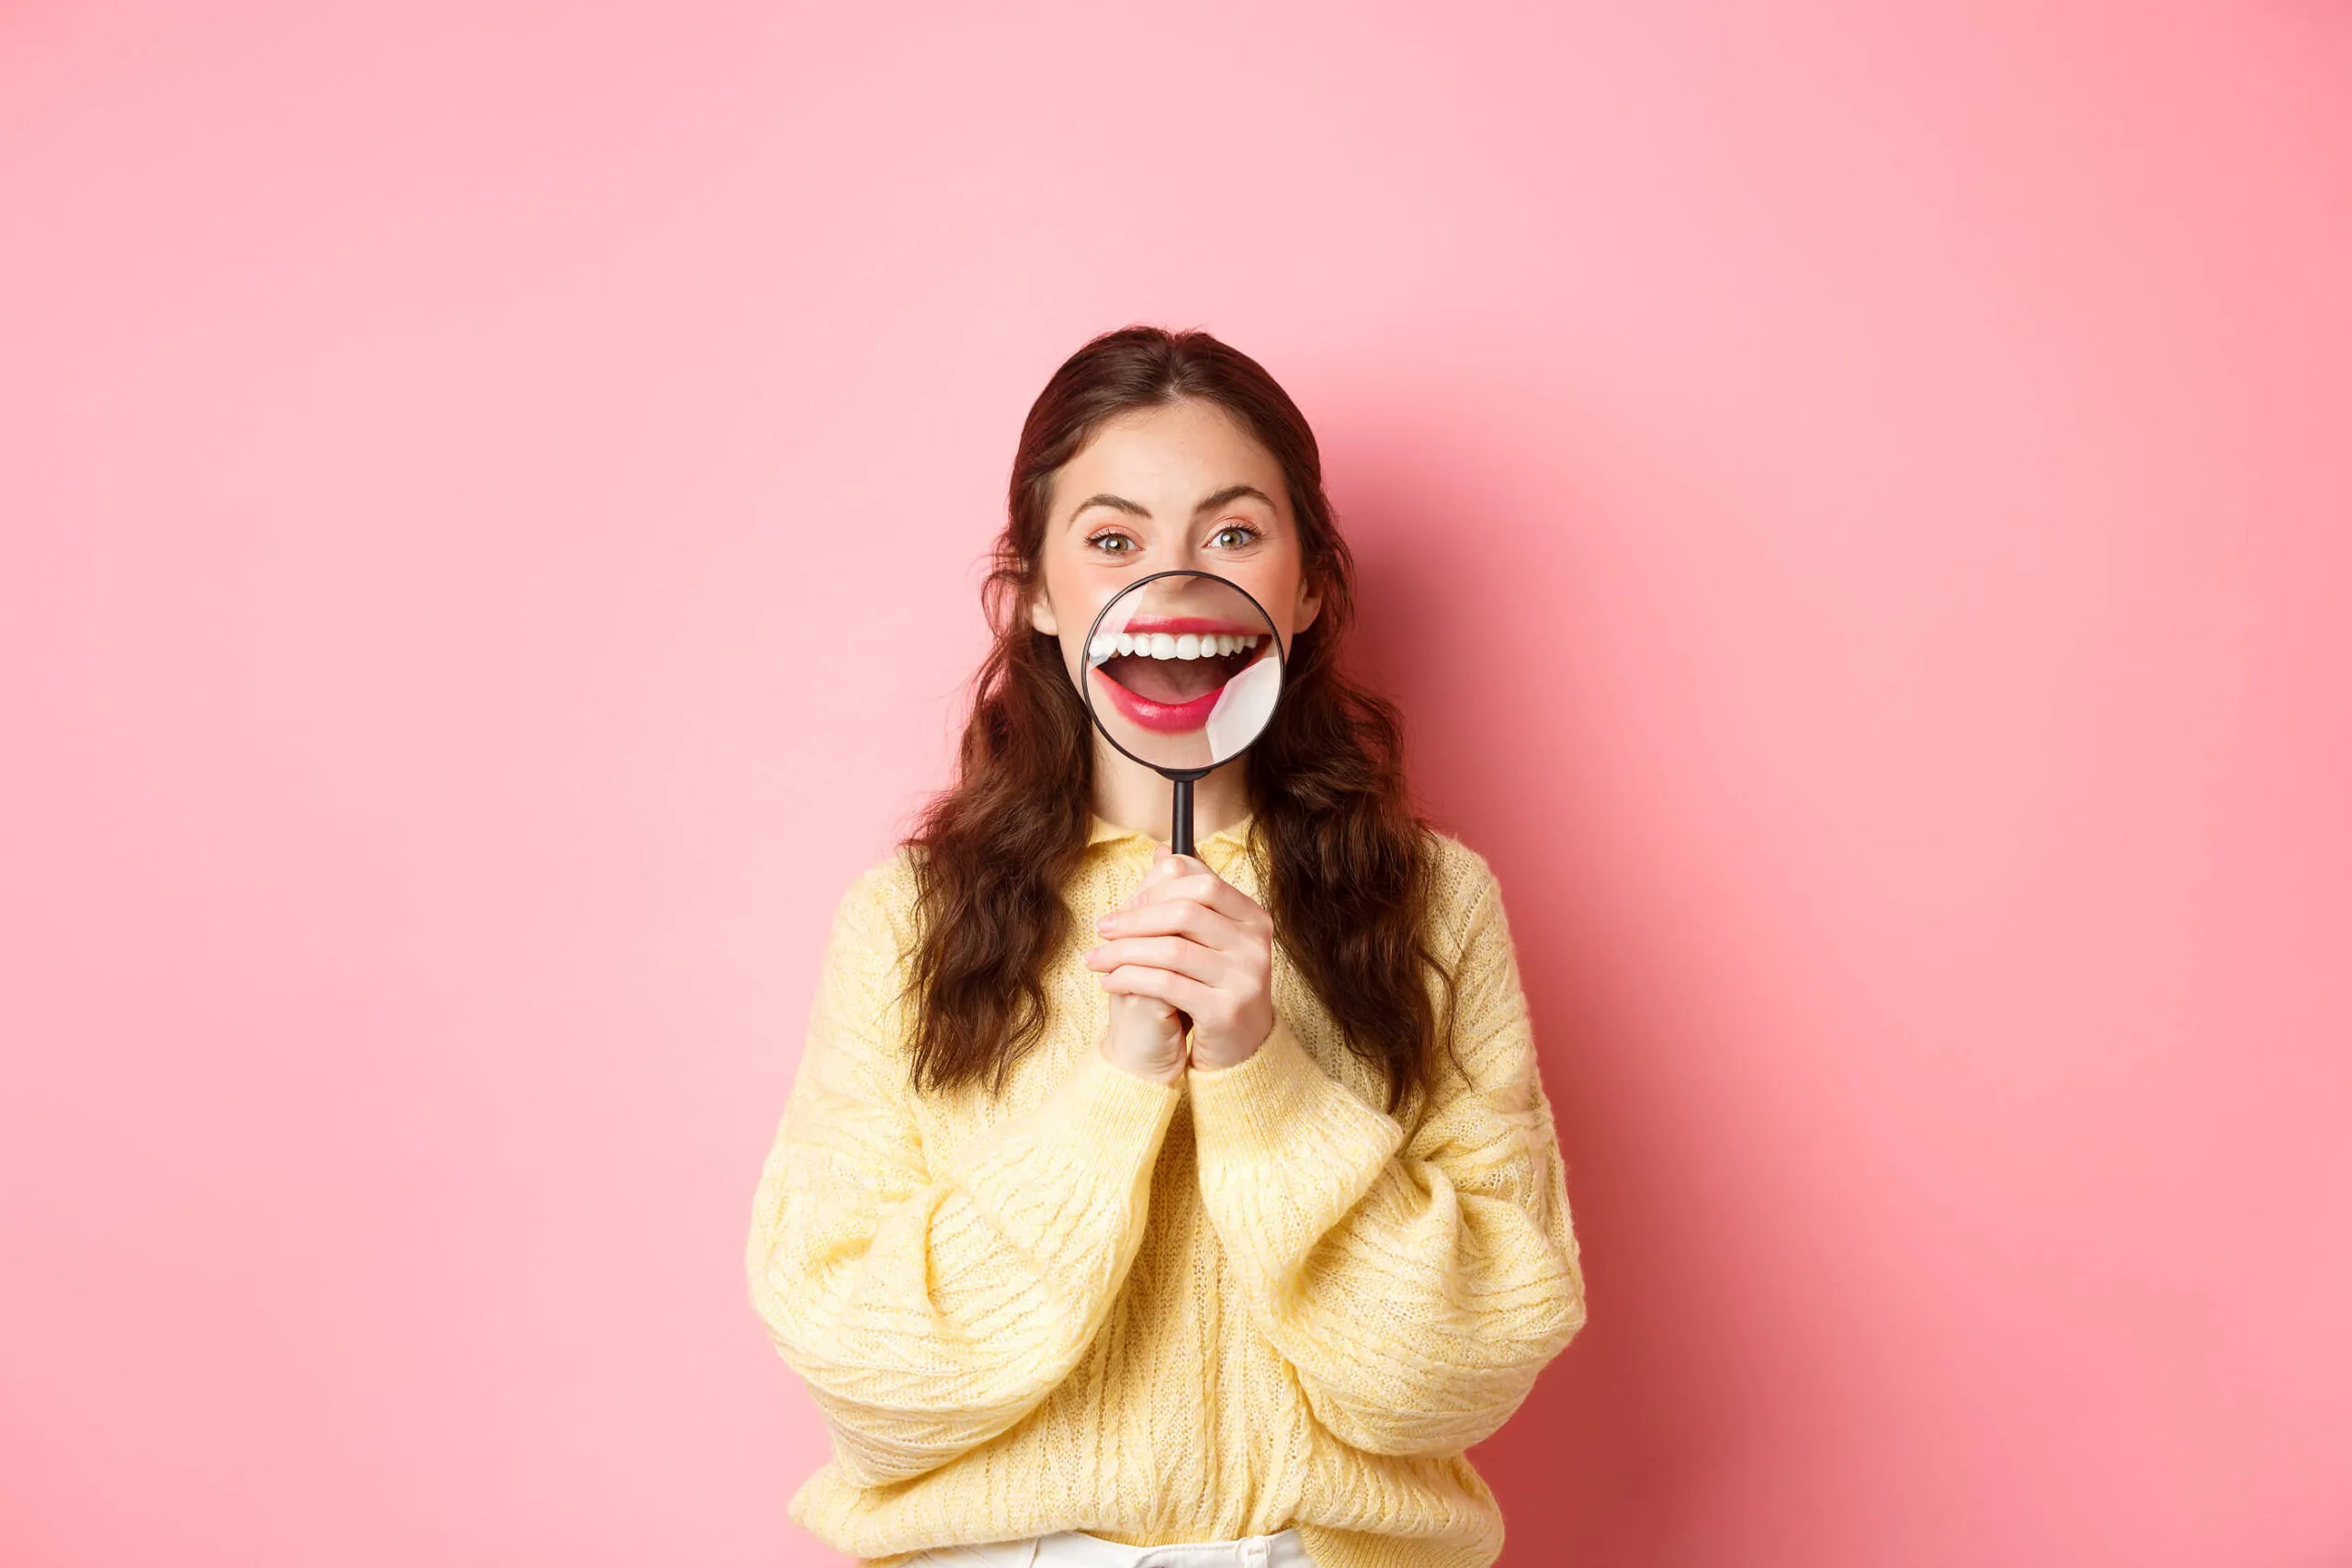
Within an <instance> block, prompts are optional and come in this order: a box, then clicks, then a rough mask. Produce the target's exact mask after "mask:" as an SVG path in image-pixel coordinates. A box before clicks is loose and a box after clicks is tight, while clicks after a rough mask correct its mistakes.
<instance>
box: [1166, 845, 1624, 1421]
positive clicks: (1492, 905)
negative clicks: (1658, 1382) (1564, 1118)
mask: <svg viewBox="0 0 2352 1568" xmlns="http://www.w3.org/2000/svg"><path fill="white" fill-rule="evenodd" d="M1476 877H1477V882H1478V884H1479V886H1478V888H1477V891H1476V896H1475V898H1474V901H1473V904H1472V908H1471V911H1470V915H1469V919H1468V922H1467V931H1466V935H1465V937H1464V940H1463V943H1462V946H1461V949H1460V952H1459V956H1458V959H1457V961H1456V963H1455V965H1454V974H1455V980H1456V987H1457V995H1458V1002H1457V1012H1456V1017H1455V1034H1454V1045H1455V1050H1456V1053H1457V1054H1458V1055H1459V1056H1460V1057H1461V1059H1462V1062H1463V1065H1464V1068H1465V1069H1466V1070H1467V1073H1468V1078H1469V1081H1468V1082H1467V1083H1464V1079H1463V1075H1462V1074H1459V1073H1454V1072H1453V1071H1452V1069H1451V1065H1450V1063H1449V1062H1447V1061H1446V1060H1445V1059H1444V1058H1443V1056H1442V1055H1441V1064H1440V1070H1441V1072H1442V1073H1443V1074H1444V1077H1443V1080H1442V1087H1441V1088H1440V1089H1438V1090H1437V1091H1436V1093H1435V1095H1434V1096H1433V1097H1432V1100H1431V1102H1430V1107H1429V1112H1428V1114H1427V1115H1426V1116H1425V1117H1424V1118H1423V1119H1422V1120H1421V1122H1420V1123H1419V1126H1418V1127H1417V1128H1416V1129H1415V1130H1414V1131H1413V1132H1412V1133H1411V1134H1410V1135H1409V1136H1408V1134H1407V1132H1406V1130H1405V1128H1404V1126H1403V1125H1402V1124H1401V1123H1400V1122H1397V1120H1396V1119H1395V1118H1394V1117H1391V1116H1389V1115H1387V1114H1385V1112H1383V1111H1380V1110H1378V1109H1376V1108H1375V1107H1374V1106H1372V1105H1371V1104H1368V1103H1367V1102H1366V1101H1365V1100H1363V1098H1362V1097H1361V1096H1359V1095H1358V1094H1357V1093H1356V1092H1355V1091H1353V1090H1352V1089H1349V1088H1347V1087H1346V1086H1345V1085H1343V1084H1341V1083H1340V1082H1339V1081H1338V1080H1336V1079H1335V1078H1333V1077H1331V1076H1330V1075H1329V1074H1328V1073H1326V1072H1325V1071H1324V1070H1323V1068H1322V1067H1321V1066H1318V1065H1317V1063H1316V1061H1315V1059H1314V1058H1313V1057H1312V1056H1310V1055H1308V1054H1307V1053H1306V1049H1305V1047H1304V1046H1303V1045H1302V1044H1301V1043H1300V1042H1299V1040H1298V1038H1297V1036H1296V1035H1295V1033H1293V1032H1292V1031H1291V1029H1290V1026H1289V1025H1288V1024H1287V1023H1285V1022H1283V1021H1282V1020H1281V1018H1280V1015H1279V1013H1278V1014H1277V1018H1276V1021H1275V1024H1274V1028H1273V1032H1272V1034H1271V1035H1270V1036H1269V1037H1268V1038H1267V1040H1266V1042H1265V1043H1264V1044H1262V1045H1261V1046H1260V1047H1259V1048H1258V1051H1257V1054H1256V1055H1253V1056H1251V1057H1250V1059H1249V1060H1248V1061H1246V1062H1242V1063H1239V1064H1238V1065H1236V1066H1230V1067H1224V1068H1218V1069H1215V1070H1212V1071H1202V1070H1200V1069H1194V1070H1193V1072H1192V1074H1191V1075H1190V1087H1191V1089H1192V1096H1193V1126H1194V1137H1195V1139H1196V1142H1197V1146H1198V1150H1199V1156H1200V1180H1201V1191H1202V1200H1203V1203H1204V1208H1205V1209H1206V1211H1207V1213H1208V1215H1209V1218H1210V1222H1211V1224H1213V1225H1215V1227H1216V1234H1217V1236H1218V1239H1219V1240H1220V1241H1221V1242H1222V1243H1223V1244H1224V1246H1225V1248H1226V1250H1227V1254H1228V1255H1229V1256H1230V1257H1232V1258H1234V1259H1236V1260H1237V1262H1238V1266H1239V1268H1240V1270H1241V1273H1242V1275H1243V1278H1244V1280H1246V1282H1247V1285H1248V1288H1249V1292H1250V1303H1249V1304H1250V1313H1251V1314H1252V1316H1253V1318H1254V1319H1255V1320H1256V1322H1257V1323H1258V1325H1259V1327H1260V1329H1261V1332H1263V1333H1264V1334H1265V1335H1266V1337H1267V1338H1268V1339H1269V1340H1270V1341H1271V1342H1272V1345H1273V1347H1274V1348H1275V1350H1276V1351H1277V1352H1278V1353H1279V1354H1280V1355H1282V1356H1283V1358H1284V1359H1286V1360H1287V1361H1289V1362H1290V1363H1291V1365H1292V1367H1293V1368H1294V1369H1295V1371H1296V1372H1297V1374H1298V1380H1299V1383H1300V1386H1301V1387H1302V1389H1303V1390H1304V1392H1305V1393H1306V1400H1307V1404H1308V1407H1309V1409H1311V1410H1312V1411H1313V1413H1314V1415H1315V1416H1316V1418H1317V1420H1318V1421H1319V1422H1321V1423H1322V1424H1323V1426H1324V1427H1327V1428H1328V1429H1329V1431H1330V1432H1331V1433H1332V1434H1333V1435H1334V1436H1336V1437H1338V1438H1340V1440H1341V1441H1342V1442H1345V1443H1347V1444H1349V1445H1351V1446H1352V1447H1355V1448H1360V1449H1364V1450H1370V1451H1372V1452H1374V1453H1382V1454H1406V1455H1443V1454H1453V1453H1459V1452H1460V1451H1462V1450H1464V1449H1466V1448H1468V1447H1469V1446H1470V1445H1471V1444H1473V1443H1476V1442H1478V1441H1480V1440H1481V1439H1483V1438H1487V1437H1489V1436H1491V1435H1492V1434H1493V1433H1494V1432H1495V1431H1496V1429H1497V1428H1498V1427H1501V1426H1502V1424H1503V1422H1504V1421H1505V1420H1506V1419H1507V1418H1508V1417H1509V1416H1510V1414H1511V1413H1512V1412H1513V1411H1514V1410H1516V1409H1517V1408H1518V1407H1519V1405H1520V1404H1521V1402H1522V1401H1523V1400H1524V1399H1525V1398H1526V1397H1527V1395H1528V1393H1529V1392H1530V1391H1531V1390H1532V1388H1533V1386H1534V1382H1535V1375H1536V1373H1537V1372H1538V1371H1541V1370H1542V1369H1543V1367H1544V1363H1545V1362H1547V1361H1549V1360H1550V1359H1552V1358H1553V1357H1554V1356H1555V1355H1557V1354H1558V1353H1559V1352H1560V1350H1561V1349H1563V1348H1566V1345H1567V1343H1568V1341H1569V1340H1570V1339H1572V1338H1573V1337H1575V1336H1576V1334H1577V1331H1578V1330H1579V1329H1580V1328H1582V1327H1583V1325H1584V1322H1585V1297H1584V1275H1583V1270H1582V1266H1581V1263H1580V1260H1579V1258H1578V1253H1577V1238H1576V1235H1575V1232H1574V1229H1573V1228H1572V1225H1571V1222H1570V1216H1569V1212H1568V1200H1567V1187H1566V1168H1565V1167H1564V1165H1563V1163H1562V1160H1561V1156H1560V1151H1559V1145H1558V1142H1557V1139H1556V1136H1555V1131H1554V1127H1553V1121H1552V1111H1551V1105H1550V1103H1549V1101H1548V1100H1546V1099H1545V1098H1544V1089H1543V1083H1542V1080H1541V1078H1540V1077H1538V1076H1537V1072H1536V1065H1535V1054H1534V1049H1533V1043H1532V1039H1531V1037H1530V1032H1529V1028H1528V1020H1527V1006H1526V1001H1525V999H1524V997H1523V996H1522V994H1521V988H1520V981H1519V972H1518V965H1517V960H1516V958H1515V956H1514V954H1513V953H1512V949H1511V942H1510V931H1509V928H1508V926H1507V924H1506V922H1505V920H1504V918H1503V910H1502V904H1501V898H1500V894H1499V892H1498V889H1497V887H1496V886H1495V883H1494V878H1493V875H1492V874H1491V873H1490V872H1488V871H1487V869H1486V867H1485V864H1484V863H1483V862H1478V863H1476Z"/></svg>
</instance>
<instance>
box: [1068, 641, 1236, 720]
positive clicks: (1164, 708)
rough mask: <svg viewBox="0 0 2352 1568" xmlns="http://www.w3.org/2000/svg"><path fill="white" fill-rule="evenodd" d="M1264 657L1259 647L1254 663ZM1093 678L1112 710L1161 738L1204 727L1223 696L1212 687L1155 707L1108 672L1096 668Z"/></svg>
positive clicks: (1218, 688)
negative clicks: (1180, 699) (1115, 709)
mask: <svg viewBox="0 0 2352 1568" xmlns="http://www.w3.org/2000/svg"><path fill="white" fill-rule="evenodd" d="M1264 657H1265V650H1264V647H1263V645H1262V644H1261V646H1260V649H1259V654H1258V659H1263V658H1264ZM1256 662H1258V660H1257V659H1253V660H1250V664H1255V663H1256ZM1248 668H1249V665H1247V664H1245V665H1243V666H1242V669H1244V670H1246V669H1248ZM1240 672H1241V671H1239V670H1237V671H1234V673H1235V674H1237V675H1238V674H1239V673H1240ZM1093 675H1094V678H1095V680H1097V681H1099V682H1102V685H1103V691H1104V692H1105V693H1107V694H1109V695H1110V698H1111V705H1112V706H1114V707H1115V708H1117V709H1118V710H1119V711H1120V712H1121V713H1122V714H1124V715H1125V716H1126V717H1127V718H1128V719H1129V720H1130V721H1132V722H1133V723H1135V724H1137V725H1139V726H1141V727H1142V728H1146V729H1149V730H1154V731H1156V732H1158V733H1159V734H1161V735H1184V734H1189V733H1190V732H1191V731H1193V730H1195V729H1198V728H1202V727H1203V726H1204V725H1205V724H1207V723H1208V721H1209V714H1210V712H1211V711H1212V710H1213V709H1215V708H1216V700H1217V698H1218V697H1220V696H1222V695H1223V694H1224V693H1225V687H1224V686H1212V687H1210V688H1209V689H1208V690H1207V691H1205V692H1203V693H1202V694H1200V695H1199V696H1197V697H1194V698H1193V699H1192V700H1191V701H1189V702H1182V703H1156V702H1153V701H1152V700H1151V699H1150V698H1149V697H1144V696H1137V695H1136V694H1135V693H1133V692H1130V691H1128V690H1127V689H1126V688H1125V686H1122V685H1120V684H1119V682H1116V681H1114V680H1113V679H1111V676H1110V674H1109V672H1108V671H1105V670H1103V668H1102V666H1100V665H1097V666H1096V667H1095V668H1094V670H1093ZM1227 683H1228V684H1229V683H1230V682H1229V681H1228V682H1227Z"/></svg>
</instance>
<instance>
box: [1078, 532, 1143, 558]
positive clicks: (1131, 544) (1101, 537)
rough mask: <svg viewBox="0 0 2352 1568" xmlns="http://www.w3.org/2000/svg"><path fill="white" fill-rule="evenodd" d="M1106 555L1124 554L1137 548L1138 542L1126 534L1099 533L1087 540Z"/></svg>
mask: <svg viewBox="0 0 2352 1568" xmlns="http://www.w3.org/2000/svg"><path fill="white" fill-rule="evenodd" d="M1086 542H1087V543H1088V544H1090V545H1092V546H1093V547H1095V548H1096V549H1098V550H1101V551H1102V552H1103V554H1104V555H1111V556H1123V555H1125V554H1126V553H1127V552H1128V551H1129V550H1131V549H1133V548H1135V544H1136V542H1135V541H1134V540H1133V539H1130V538H1128V537H1127V536H1125V534H1097V535H1095V536H1093V537H1091V538H1090V539H1088V540H1087V541H1086Z"/></svg>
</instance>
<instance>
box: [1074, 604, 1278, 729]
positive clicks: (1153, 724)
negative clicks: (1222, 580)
mask: <svg viewBox="0 0 2352 1568" xmlns="http://www.w3.org/2000/svg"><path fill="white" fill-rule="evenodd" d="M1272 644H1273V638H1272V637H1269V636H1268V635H1267V633H1266V630H1265V628H1264V626H1259V627H1258V628H1256V629H1255V630H1252V629H1250V627H1248V626H1237V625H1235V624H1233V623H1232V622H1230V621H1220V620H1213V619H1206V618H1204V617H1202V616H1198V615H1137V616H1136V618H1135V619H1133V620H1131V621H1129V622H1128V623H1127V624H1126V626H1125V627H1124V628H1122V629H1121V630H1119V631H1117V632H1098V633H1096V634H1095V637H1094V641H1093V642H1092V643H1091V645H1089V647H1088V648H1087V650H1086V652H1087V662H1088V663H1089V664H1091V665H1092V666H1093V667H1094V670H1095V672H1096V673H1097V674H1098V675H1100V676H1101V677H1102V682H1103V692H1104V694H1105V695H1107V696H1109V697H1110V699H1111V701H1112V703H1113V704H1114V705H1115V706H1116V707H1117V708H1118V710H1119V711H1120V713H1122V714H1123V715H1125V716H1126V717H1127V718H1128V719H1130V720H1132V721H1133V722H1135V723H1136V724H1138V725H1140V726H1142V727H1143V728H1146V729H1155V730H1160V731H1163V732H1177V731H1182V730H1189V729H1198V728H1201V727H1202V726H1203V725H1205V724H1206V723H1208V720H1209V715H1210V713H1211V712H1212V711H1213V710H1214V709H1215V708H1216V699H1217V694H1219V693H1221V692H1223V691H1224V690H1225V686H1226V682H1228V681H1230V680H1232V679H1233V678H1234V677H1235V676H1236V675H1238V674H1239V673H1240V672H1241V671H1244V670H1246V669H1248V668H1249V667H1250V665H1252V664H1255V663H1256V662H1258V660H1261V659H1263V658H1264V657H1266V654H1267V653H1268V651H1269V650H1270V649H1271V648H1272Z"/></svg>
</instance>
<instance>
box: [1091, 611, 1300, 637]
mask: <svg viewBox="0 0 2352 1568" xmlns="http://www.w3.org/2000/svg"><path fill="white" fill-rule="evenodd" d="M1118 629H1119V630H1121V631H1123V632H1129V633H1134V632H1148V633H1158V632H1165V633H1167V634H1168V635H1169V636H1170V637H1182V636H1183V635H1184V634H1185V633H1186V632H1199V633H1204V634H1206V635H1208V636H1212V637H1264V636H1265V635H1266V628H1265V627H1264V626H1242V625H1240V624H1238V622H1234V621H1225V620H1219V619H1217V618H1216V616H1214V615H1137V616H1136V617H1134V618H1133V619H1132V620H1129V621H1127V622H1125V624H1124V625H1122V626H1120V627H1119V628H1118Z"/></svg>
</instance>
